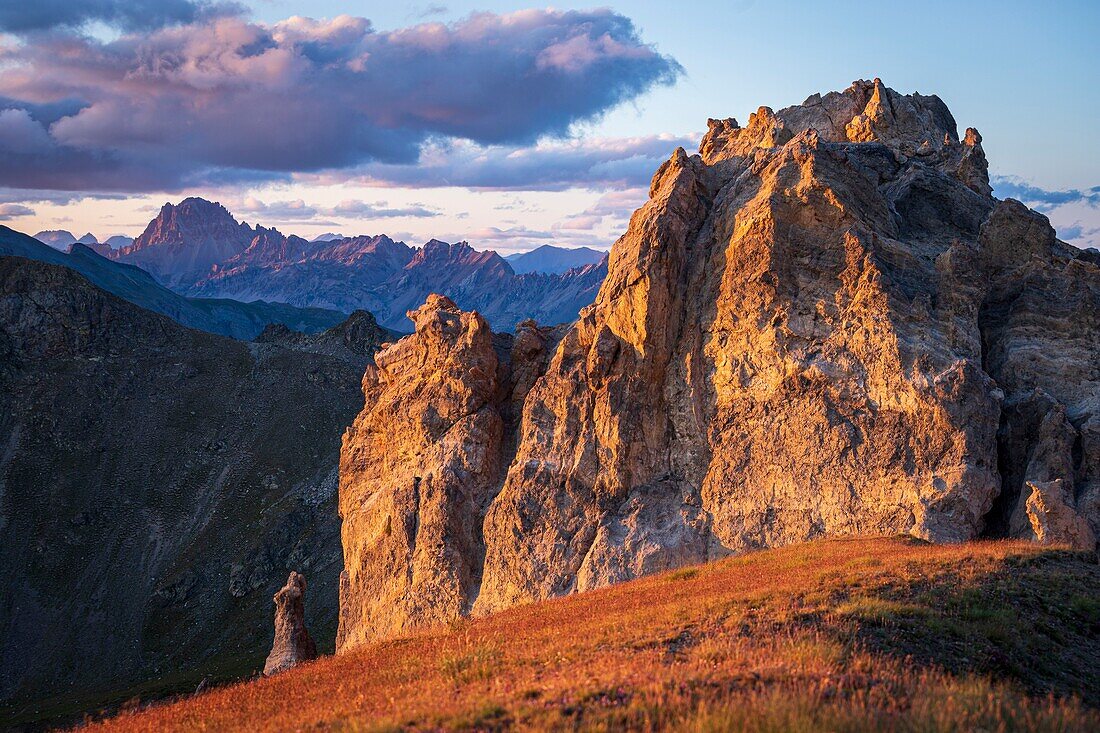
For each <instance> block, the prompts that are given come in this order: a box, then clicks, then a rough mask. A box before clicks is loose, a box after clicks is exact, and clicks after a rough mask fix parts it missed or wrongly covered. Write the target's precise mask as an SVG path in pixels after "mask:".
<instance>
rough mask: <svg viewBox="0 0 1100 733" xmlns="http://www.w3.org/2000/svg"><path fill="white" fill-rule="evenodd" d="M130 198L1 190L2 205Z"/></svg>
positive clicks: (107, 194)
mask: <svg viewBox="0 0 1100 733" xmlns="http://www.w3.org/2000/svg"><path fill="white" fill-rule="evenodd" d="M126 198H129V197H128V196H126V195H125V194H119V193H85V192H81V191H51V190H35V189H25V188H0V204H8V203H15V204H20V203H21V204H53V205H55V206H68V205H69V204H73V203H79V202H81V201H85V200H88V199H92V200H96V201H102V200H113V201H122V200H124V199H126Z"/></svg>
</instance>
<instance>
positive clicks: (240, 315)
mask: <svg viewBox="0 0 1100 733" xmlns="http://www.w3.org/2000/svg"><path fill="white" fill-rule="evenodd" d="M0 255H6V256H14V257H23V258H26V259H31V260H37V261H39V262H47V263H50V264H54V265H61V266H63V267H67V268H69V269H72V270H75V271H76V272H79V273H80V274H81V275H83V276H84V277H86V278H88V280H89V281H91V282H92V283H93V284H95V285H96V286H98V287H100V288H102V289H104V290H106V291H107V292H109V293H112V294H114V295H117V296H118V297H120V298H124V299H126V300H128V301H130V302H131V303H134V304H136V305H139V306H141V307H142V308H147V309H148V310H151V311H153V312H155V313H161V314H163V315H166V316H168V317H170V318H172V319H174V320H176V321H178V322H179V323H181V324H183V325H185V326H190V327H192V328H198V329H201V330H203V331H209V332H210V333H217V334H221V335H223V336H232V337H234V338H241V339H246V340H247V339H251V338H253V337H255V336H257V335H258V334H259V333H260V332H261V331H263V330H264V328H265V327H266V326H267V325H268V324H270V323H283V324H286V325H287V326H289V327H291V328H293V329H295V330H298V331H305V332H309V333H312V332H315V331H319V330H323V329H326V328H330V327H331V326H334V325H336V324H337V323H339V322H340V321H342V320H343V319H344V318H345V317H346V314H345V313H341V312H339V311H335V310H325V309H321V308H295V307H293V306H288V305H284V304H282V303H265V302H259V301H257V302H252V303H241V302H238V301H235V300H229V299H225V298H221V299H218V298H188V297H184V296H182V295H180V294H178V293H176V292H173V291H172V290H169V289H168V288H166V287H164V286H163V285H161V284H160V283H158V282H157V281H156V280H154V279H153V278H152V277H151V276H150V275H149V273H147V272H146V271H145V270H142V269H141V268H138V267H134V266H133V265H127V264H123V263H121V262H114V261H111V260H109V259H106V258H104V257H102V256H101V255H99V254H97V253H96V252H94V251H93V250H91V249H90V248H88V247H86V246H84V245H83V244H79V243H73V244H71V245H70V247H69V252H68V253H67V254H66V253H65V252H61V251H58V250H56V249H54V248H53V247H49V246H46V245H45V244H43V243H42V242H41V241H39V240H38V239H36V238H33V237H28V236H27V235H25V234H21V233H19V232H17V231H15V230H13V229H10V228H8V227H6V226H2V225H0Z"/></svg>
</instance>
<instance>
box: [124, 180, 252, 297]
mask: <svg viewBox="0 0 1100 733" xmlns="http://www.w3.org/2000/svg"><path fill="white" fill-rule="evenodd" d="M265 231H267V230H265ZM255 236H256V232H255V231H254V230H253V229H252V227H250V226H248V225H247V224H244V223H238V222H237V220H236V219H234V218H233V215H232V214H230V213H229V210H228V209H226V208H225V207H224V206H222V205H221V204H220V203H217V202H213V201H207V200H206V199H204V198H199V197H197V196H190V197H188V198H185V199H184V200H182V201H180V202H179V203H178V204H172V203H166V204H164V206H162V207H161V209H160V213H159V214H157V216H156V218H155V219H153V220H152V221H151V222H149V226H147V227H146V228H145V231H144V232H142V233H141V236H139V237H138V238H137V239H135V240H134V243H133V244H131V245H130V246H128V247H123V248H122V249H121V250H118V252H117V253H111V255H110V256H112V257H114V258H116V259H119V260H122V261H123V262H128V263H130V264H134V265H137V266H138V267H141V268H144V269H146V270H148V271H149V272H150V273H152V274H153V275H154V276H155V277H156V278H157V279H158V280H160V281H161V282H163V283H165V284H169V285H171V284H176V283H179V282H181V281H184V280H187V279H191V278H193V277H195V276H196V275H201V274H202V273H205V272H207V271H209V270H210V269H211V268H212V267H213V266H214V265H217V264H220V263H223V262H225V261H226V260H229V259H230V258H232V257H235V256H236V255H238V254H240V253H241V252H243V251H244V250H246V249H247V248H248V247H249V245H250V244H251V243H252V240H253V238H254V237H255Z"/></svg>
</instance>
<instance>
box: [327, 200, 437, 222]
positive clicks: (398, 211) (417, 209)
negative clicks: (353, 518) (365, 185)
mask: <svg viewBox="0 0 1100 733" xmlns="http://www.w3.org/2000/svg"><path fill="white" fill-rule="evenodd" d="M330 212H331V213H332V215H333V216H347V217H362V218H371V219H388V218H397V217H404V216H407V217H412V218H416V219H426V218H430V217H433V216H440V213H441V212H439V211H437V210H435V209H430V208H428V207H426V206H424V205H423V204H413V205H411V206H400V207H390V206H388V205H387V204H386V202H385V201H378V202H377V203H373V204H371V203H367V202H366V201H341V202H340V203H338V204H337V205H336V206H334V207H333V208H332V209H331V210H330Z"/></svg>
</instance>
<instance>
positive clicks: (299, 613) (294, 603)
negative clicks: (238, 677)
mask: <svg viewBox="0 0 1100 733" xmlns="http://www.w3.org/2000/svg"><path fill="white" fill-rule="evenodd" d="M305 595H306V579H305V578H304V577H303V576H302V575H300V574H298V573H296V572H294V571H291V573H290V577H288V578H287V580H286V585H284V586H283V587H282V588H281V589H280V590H279V592H278V593H276V594H275V597H274V599H273V600H274V601H275V642H274V643H273V644H272V645H271V653H270V654H268V655H267V662H266V663H265V664H264V675H265V676H270V675H273V674H278V673H279V672H282V671H284V670H287V669H290V668H291V667H295V666H297V665H299V664H301V663H302V662H309V661H311V660H313V659H316V658H317V645H316V644H315V643H314V642H313V638H312V637H310V635H309V631H307V630H306V607H305Z"/></svg>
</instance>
